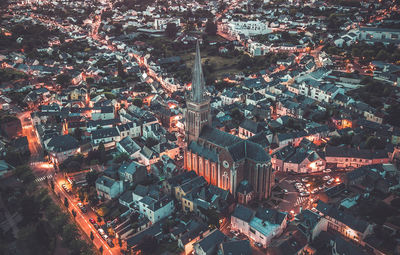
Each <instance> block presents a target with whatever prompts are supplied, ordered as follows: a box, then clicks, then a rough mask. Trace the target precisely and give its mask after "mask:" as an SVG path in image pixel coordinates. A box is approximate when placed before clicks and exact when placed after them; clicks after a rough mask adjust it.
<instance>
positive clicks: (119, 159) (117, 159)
mask: <svg viewBox="0 0 400 255" xmlns="http://www.w3.org/2000/svg"><path fill="white" fill-rule="evenodd" d="M128 160H129V155H128V154H126V153H121V154H119V155H118V156H116V157H115V159H114V162H115V163H122V162H124V161H128Z"/></svg>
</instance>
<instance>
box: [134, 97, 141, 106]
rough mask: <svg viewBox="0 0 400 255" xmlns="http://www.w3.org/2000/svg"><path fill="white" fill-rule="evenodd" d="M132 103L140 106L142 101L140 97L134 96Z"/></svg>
mask: <svg viewBox="0 0 400 255" xmlns="http://www.w3.org/2000/svg"><path fill="white" fill-rule="evenodd" d="M132 104H133V105H135V106H137V107H142V106H143V101H142V99H140V98H137V97H135V99H133V101H132Z"/></svg>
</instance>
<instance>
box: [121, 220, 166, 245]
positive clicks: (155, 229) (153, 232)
mask: <svg viewBox="0 0 400 255" xmlns="http://www.w3.org/2000/svg"><path fill="white" fill-rule="evenodd" d="M162 232H163V230H162V226H161V221H159V222H156V223H154V224H153V225H152V226H150V227H149V228H147V229H145V230H143V231H142V232H139V233H137V234H136V235H134V236H132V237H130V238H128V240H126V242H127V245H128V247H134V246H136V245H138V244H139V243H140V241H141V240H142V239H143V238H144V237H145V236H154V237H157V236H159V235H161V234H162Z"/></svg>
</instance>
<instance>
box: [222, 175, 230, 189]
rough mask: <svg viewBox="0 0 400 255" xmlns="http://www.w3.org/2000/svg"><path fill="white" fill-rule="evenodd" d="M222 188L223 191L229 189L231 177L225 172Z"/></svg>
mask: <svg viewBox="0 0 400 255" xmlns="http://www.w3.org/2000/svg"><path fill="white" fill-rule="evenodd" d="M222 188H223V189H228V188H229V176H228V172H227V171H225V172H224V174H223V175H222Z"/></svg>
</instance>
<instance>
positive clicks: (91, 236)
mask: <svg viewBox="0 0 400 255" xmlns="http://www.w3.org/2000/svg"><path fill="white" fill-rule="evenodd" d="M90 240H92V241H93V240H94V235H93V232H92V231H90Z"/></svg>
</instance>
